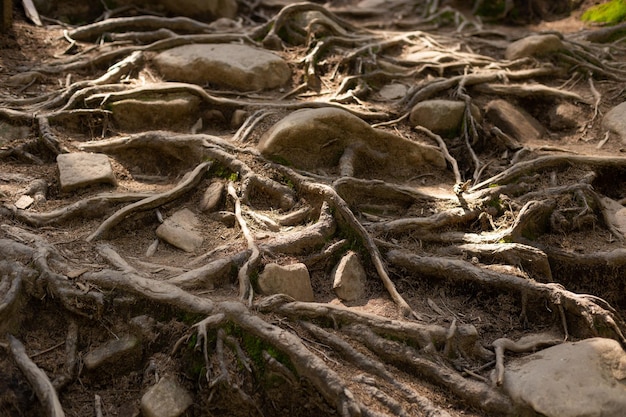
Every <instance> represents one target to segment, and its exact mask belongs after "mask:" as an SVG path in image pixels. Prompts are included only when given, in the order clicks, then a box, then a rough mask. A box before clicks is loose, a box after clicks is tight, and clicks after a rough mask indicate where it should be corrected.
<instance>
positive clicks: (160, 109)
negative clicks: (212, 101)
mask: <svg viewBox="0 0 626 417" xmlns="http://www.w3.org/2000/svg"><path fill="white" fill-rule="evenodd" d="M200 103H201V100H200V98H198V97H196V96H194V95H191V94H178V95H171V96H165V97H145V98H139V99H127V100H120V101H116V102H113V103H111V111H112V112H113V120H115V123H116V125H117V127H118V128H119V129H121V130H124V131H127V132H137V131H143V130H157V129H167V130H174V131H184V132H187V131H189V129H190V128H191V126H192V125H193V124H194V123H195V122H196V120H198V117H199V111H200Z"/></svg>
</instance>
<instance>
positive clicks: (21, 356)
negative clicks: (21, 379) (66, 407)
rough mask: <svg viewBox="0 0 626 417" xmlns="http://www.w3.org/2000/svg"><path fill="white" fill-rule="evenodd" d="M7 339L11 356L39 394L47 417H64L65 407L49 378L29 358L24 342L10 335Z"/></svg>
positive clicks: (38, 396)
mask: <svg viewBox="0 0 626 417" xmlns="http://www.w3.org/2000/svg"><path fill="white" fill-rule="evenodd" d="M7 338H8V339H9V347H10V350H11V356H12V357H13V360H14V361H15V363H17V366H19V368H20V370H21V371H22V373H23V374H24V376H26V379H27V380H28V382H29V383H30V386H31V387H32V388H33V391H35V394H37V398H39V401H40V402H41V404H42V405H43V407H44V410H45V413H46V416H47V417H64V416H65V413H64V412H63V407H61V403H60V402H59V397H58V396H57V393H56V390H55V389H54V387H53V386H52V383H51V382H50V379H49V378H48V376H47V375H46V374H45V372H44V371H42V370H41V369H40V368H39V367H38V366H37V365H36V364H35V363H34V362H33V361H32V360H31V359H30V358H29V357H28V355H27V354H26V349H25V348H24V345H23V344H22V342H20V341H19V340H18V339H16V338H15V337H13V336H12V335H10V334H9V335H7Z"/></svg>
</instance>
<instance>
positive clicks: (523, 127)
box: [486, 99, 545, 142]
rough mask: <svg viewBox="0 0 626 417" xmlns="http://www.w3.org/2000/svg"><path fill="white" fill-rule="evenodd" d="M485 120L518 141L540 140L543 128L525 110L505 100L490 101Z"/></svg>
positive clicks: (543, 132)
mask: <svg viewBox="0 0 626 417" xmlns="http://www.w3.org/2000/svg"><path fill="white" fill-rule="evenodd" d="M486 114H487V119H489V120H490V121H491V122H492V123H493V124H494V125H496V126H497V127H499V128H500V129H502V131H503V132H504V133H506V134H508V135H510V136H512V137H513V138H514V139H517V140H519V141H522V142H525V141H531V140H535V139H540V138H541V137H542V136H543V135H544V134H545V128H544V127H543V126H542V125H541V123H539V121H538V120H537V119H535V118H534V117H533V116H532V115H530V114H529V113H528V112H527V111H526V110H524V109H521V108H519V107H516V106H514V105H513V104H511V103H509V102H508V101H506V100H499V99H498V100H492V101H490V102H489V103H488V104H487V107H486Z"/></svg>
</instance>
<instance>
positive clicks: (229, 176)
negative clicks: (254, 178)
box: [208, 163, 239, 182]
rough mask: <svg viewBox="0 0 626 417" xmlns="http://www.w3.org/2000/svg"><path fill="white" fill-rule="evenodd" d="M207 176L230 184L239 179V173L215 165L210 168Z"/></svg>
mask: <svg viewBox="0 0 626 417" xmlns="http://www.w3.org/2000/svg"><path fill="white" fill-rule="evenodd" d="M208 174H209V176H212V177H218V178H224V179H226V180H229V181H232V182H235V181H237V180H238V179H239V173H237V172H233V171H231V170H229V169H227V168H225V167H224V166H222V165H220V164H217V163H214V164H213V166H211V169H210V170H209V173H208Z"/></svg>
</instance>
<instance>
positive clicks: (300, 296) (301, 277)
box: [259, 263, 314, 301]
mask: <svg viewBox="0 0 626 417" xmlns="http://www.w3.org/2000/svg"><path fill="white" fill-rule="evenodd" d="M259 288H260V290H261V292H262V293H263V294H266V295H271V294H287V295H289V296H291V297H293V298H295V299H296V300H298V301H314V296H313V287H312V286H311V278H310V276H309V270H308V269H307V267H306V265H305V264H302V263H296V264H291V265H285V266H283V265H278V264H267V265H265V269H264V270H263V272H262V273H261V274H260V275H259Z"/></svg>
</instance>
